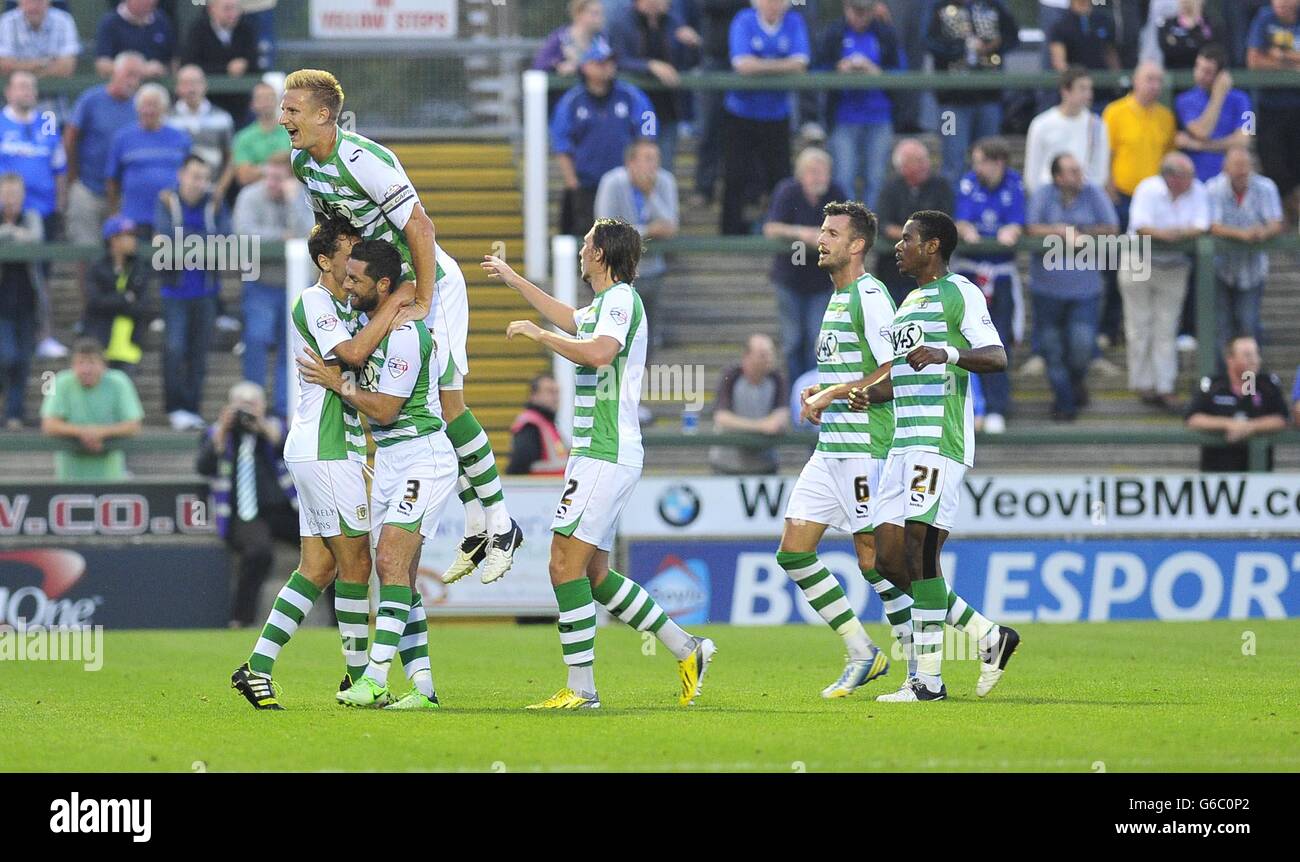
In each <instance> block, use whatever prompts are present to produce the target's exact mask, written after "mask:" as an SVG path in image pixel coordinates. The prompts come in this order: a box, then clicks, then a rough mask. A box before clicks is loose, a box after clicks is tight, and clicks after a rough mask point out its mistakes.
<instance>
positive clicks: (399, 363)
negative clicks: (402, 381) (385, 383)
mask: <svg viewBox="0 0 1300 862" xmlns="http://www.w3.org/2000/svg"><path fill="white" fill-rule="evenodd" d="M410 370H411V366H410V365H409V364H408V363H407V361H406V360H405V359H403V358H402V357H400V356H393V357H390V358H389V360H388V372H389V373H390V374H392V375H393V376H394V377H401V376H402V375H403V374H405V373H406V372H407V371H410Z"/></svg>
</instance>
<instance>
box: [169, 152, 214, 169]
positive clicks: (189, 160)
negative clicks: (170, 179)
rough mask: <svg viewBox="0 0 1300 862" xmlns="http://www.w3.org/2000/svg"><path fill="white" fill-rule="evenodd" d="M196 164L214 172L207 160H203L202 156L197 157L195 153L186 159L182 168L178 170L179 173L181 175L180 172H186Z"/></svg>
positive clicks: (182, 163)
mask: <svg viewBox="0 0 1300 862" xmlns="http://www.w3.org/2000/svg"><path fill="white" fill-rule="evenodd" d="M195 162H198V163H199V164H201V165H203V167H205V168H207V169H208V171H209V172H210V171H211V170H212V165H210V164H208V160H207V159H205V158H203V157H202V156H199V155H195V154H194V153H190V154H189V155H187V156H186V157H185V160H184V161H182V162H181V166H180V168H179V169H178V170H177V173H180V171H183V170H185V169H186V168H188V167H189V166H190V165H192V164H194V163H195Z"/></svg>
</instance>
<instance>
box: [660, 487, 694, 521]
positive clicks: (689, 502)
mask: <svg viewBox="0 0 1300 862" xmlns="http://www.w3.org/2000/svg"><path fill="white" fill-rule="evenodd" d="M699 516H700V498H699V496H698V495H696V493H695V492H694V491H693V490H691V489H690V487H689V486H687V485H673V486H672V487H671V488H669V489H668V490H666V491H664V493H663V496H662V497H660V498H659V517H660V518H663V519H664V522H665V523H667V524H671V525H672V526H674V527H685V526H687V525H689V524H691V523H693V522H694V521H695V519H696V518H698V517H699Z"/></svg>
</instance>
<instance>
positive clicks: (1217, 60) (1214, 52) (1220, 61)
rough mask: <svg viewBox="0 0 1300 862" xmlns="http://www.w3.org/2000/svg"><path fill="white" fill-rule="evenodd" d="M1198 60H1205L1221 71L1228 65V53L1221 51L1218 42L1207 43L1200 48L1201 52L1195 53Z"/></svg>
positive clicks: (1221, 47) (1221, 48)
mask: <svg viewBox="0 0 1300 862" xmlns="http://www.w3.org/2000/svg"><path fill="white" fill-rule="evenodd" d="M1196 56H1197V58H1198V59H1200V58H1202V57H1203V58H1205V59H1206V60H1209V61H1210V62H1211V63H1213V64H1214V67H1215V68H1216V69H1217V70H1219V71H1222V70H1223V68H1224V67H1225V66H1227V65H1228V52H1227V51H1225V50H1223V46H1222V45H1220V44H1219V43H1218V42H1208V43H1206V44H1205V45H1202V46H1201V50H1199V51H1197V52H1196Z"/></svg>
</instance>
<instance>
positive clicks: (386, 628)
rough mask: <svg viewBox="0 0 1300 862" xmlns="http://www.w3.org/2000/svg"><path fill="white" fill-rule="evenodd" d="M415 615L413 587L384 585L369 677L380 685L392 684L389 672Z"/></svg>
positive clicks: (380, 589) (381, 590)
mask: <svg viewBox="0 0 1300 862" xmlns="http://www.w3.org/2000/svg"><path fill="white" fill-rule="evenodd" d="M410 613H411V588H410V587H408V586H404V585H402V584H384V585H382V586H380V588H379V612H378V613H377V614H376V615H375V642H374V644H373V645H372V646H371V647H370V664H369V665H368V666H367V667H366V676H368V677H370V678H371V679H373V680H374V681H375V682H377V683H379V684H380V685H388V669H389V667H390V666H391V665H392V663H393V656H394V655H396V654H397V645H398V643H400V642H401V640H402V631H403V630H404V629H405V628H406V618H407V617H408V616H410Z"/></svg>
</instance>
